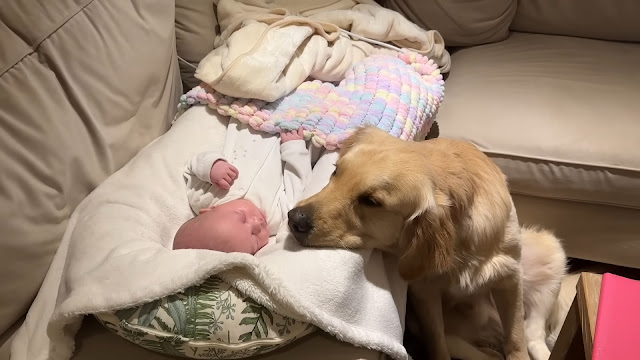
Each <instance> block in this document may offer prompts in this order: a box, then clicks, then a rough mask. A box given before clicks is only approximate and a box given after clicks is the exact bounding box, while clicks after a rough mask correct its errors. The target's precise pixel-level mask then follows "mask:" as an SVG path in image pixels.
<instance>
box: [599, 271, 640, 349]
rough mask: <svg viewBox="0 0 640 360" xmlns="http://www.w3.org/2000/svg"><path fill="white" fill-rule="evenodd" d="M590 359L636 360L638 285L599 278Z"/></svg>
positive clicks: (610, 277)
mask: <svg viewBox="0 0 640 360" xmlns="http://www.w3.org/2000/svg"><path fill="white" fill-rule="evenodd" d="M592 359H593V360H638V359H640V281H636V280H631V279H627V278H624V277H621V276H617V275H613V274H609V273H607V274H604V275H603V276H602V286H601V289H600V302H599V305H598V318H597V320H596V333H595V335H594V339H593V356H592Z"/></svg>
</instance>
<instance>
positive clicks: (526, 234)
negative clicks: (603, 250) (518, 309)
mask: <svg viewBox="0 0 640 360" xmlns="http://www.w3.org/2000/svg"><path fill="white" fill-rule="evenodd" d="M521 236H522V238H521V241H522V257H521V259H520V264H521V268H522V286H523V292H524V294H525V298H524V309H525V332H526V335H527V341H528V343H529V344H528V347H529V351H530V352H531V355H532V357H533V358H535V359H546V358H548V356H549V349H551V348H552V347H553V344H555V339H556V338H557V335H558V332H559V328H560V327H561V326H562V323H563V321H564V317H563V315H566V311H567V310H568V308H567V309H566V310H565V309H564V306H563V304H561V303H560V301H559V300H558V295H559V294H560V291H561V287H562V279H563V278H564V276H565V274H566V272H567V257H566V254H565V252H564V249H563V248H562V244H561V242H560V240H559V239H558V238H557V237H556V236H555V235H553V233H551V232H550V231H547V230H543V229H539V228H527V227H523V228H522V231H521ZM563 312H564V314H563ZM556 328H557V331H556Z"/></svg>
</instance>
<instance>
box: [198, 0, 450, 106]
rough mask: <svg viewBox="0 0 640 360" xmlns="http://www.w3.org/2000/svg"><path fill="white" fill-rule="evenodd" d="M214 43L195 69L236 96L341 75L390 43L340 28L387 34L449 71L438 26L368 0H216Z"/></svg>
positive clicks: (282, 91)
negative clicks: (430, 27) (429, 27)
mask: <svg viewBox="0 0 640 360" xmlns="http://www.w3.org/2000/svg"><path fill="white" fill-rule="evenodd" d="M217 16H218V23H219V24H220V31H221V33H220V35H218V36H217V37H216V40H215V46H216V49H215V50H213V51H212V52H211V53H209V54H208V55H207V56H206V57H205V58H204V59H202V61H201V62H200V64H199V65H198V69H197V70H196V73H195V77H196V78H198V79H200V80H202V81H204V82H205V83H207V84H209V85H211V87H213V88H214V89H215V90H217V91H219V92H221V93H223V94H225V95H228V96H233V97H241V98H252V99H260V100H265V101H275V100H277V99H279V98H281V97H283V96H284V95H286V94H288V93H290V92H291V91H293V90H294V89H295V88H296V87H297V86H298V85H300V84H301V83H302V82H303V81H305V80H306V79H307V78H308V77H311V78H313V79H318V80H322V81H339V80H342V79H343V78H344V75H345V72H346V71H347V70H348V69H350V68H351V67H352V66H353V65H354V64H355V63H357V62H359V61H361V60H362V59H364V58H365V57H367V56H368V55H371V54H373V53H379V52H385V51H387V52H388V51H391V50H387V49H384V48H381V47H380V46H378V45H372V44H371V43H369V42H366V41H360V40H352V39H351V37H350V36H347V35H344V34H341V30H347V31H349V32H351V33H353V34H356V35H359V36H363V37H366V38H368V39H372V40H376V41H381V42H391V43H394V44H395V45H397V46H399V47H402V48H408V49H410V50H413V51H416V52H418V53H421V54H423V55H427V56H428V57H429V58H430V59H433V60H434V61H435V62H436V63H437V64H438V65H439V66H440V70H441V72H447V71H449V67H450V58H449V53H448V52H447V51H446V50H445V48H444V40H443V39H442V37H441V36H440V34H439V33H438V32H437V31H435V30H429V31H427V30H424V29H421V28H420V27H418V26H417V25H415V24H414V23H412V22H410V21H409V20H407V19H406V18H404V17H403V16H402V15H401V14H399V13H397V12H395V11H392V10H389V9H385V8H383V7H381V6H380V5H378V4H377V3H375V2H374V1H372V0H275V1H267V0H220V1H219V2H218V4H217Z"/></svg>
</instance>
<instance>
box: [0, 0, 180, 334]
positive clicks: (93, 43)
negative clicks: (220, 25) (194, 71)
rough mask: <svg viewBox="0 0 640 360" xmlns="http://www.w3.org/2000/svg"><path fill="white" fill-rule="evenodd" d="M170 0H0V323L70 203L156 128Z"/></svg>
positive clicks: (160, 122)
mask: <svg viewBox="0 0 640 360" xmlns="http://www.w3.org/2000/svg"><path fill="white" fill-rule="evenodd" d="M180 92H181V86H180V81H179V72H178V66H177V63H176V59H175V37H174V6H173V2H157V1H153V0H133V1H126V2H121V1H106V0H59V1H45V2H43V1H36V0H9V1H4V2H3V3H2V6H1V7H0V123H1V124H2V127H1V128H0V167H1V168H2V180H1V181H0V203H2V206H0V219H1V220H0V233H1V234H2V240H0V283H1V284H2V292H0V333H2V332H4V330H5V329H6V328H7V327H8V326H9V325H10V324H12V323H13V322H14V321H15V320H16V319H18V318H19V317H20V316H21V315H22V314H23V313H24V312H25V311H26V310H27V308H28V307H29V305H30V303H31V300H32V299H33V297H34V296H35V294H36V292H37V291H38V288H39V287H40V284H41V282H42V280H43V278H44V276H45V274H46V272H47V269H48V267H49V264H50V262H51V259H52V257H53V255H54V253H55V251H56V249H57V247H58V243H59V241H60V238H61V237H62V234H63V232H64V230H65V226H66V223H67V219H68V217H69V216H70V214H71V212H72V211H73V209H74V208H75V206H76V205H77V204H78V203H79V202H80V201H81V200H82V199H83V198H84V197H85V196H86V195H87V194H88V193H89V192H90V191H91V190H92V189H93V188H95V187H96V186H97V185H98V184H99V183H100V182H102V180H103V179H105V178H106V177H107V176H108V175H110V174H111V173H113V172H114V171H115V170H117V169H118V168H120V167H121V166H122V165H124V164H125V163H126V162H127V161H128V160H129V159H130V158H131V157H132V156H133V155H135V154H136V153H137V152H138V150H139V149H140V148H141V147H143V146H144V145H146V144H147V143H149V142H150V141H151V140H153V139H154V138H156V137H157V136H159V135H160V134H162V133H163V132H164V131H166V129H167V128H168V126H169V124H170V121H171V119H172V117H173V113H175V107H176V104H177V102H178V96H179V94H180Z"/></svg>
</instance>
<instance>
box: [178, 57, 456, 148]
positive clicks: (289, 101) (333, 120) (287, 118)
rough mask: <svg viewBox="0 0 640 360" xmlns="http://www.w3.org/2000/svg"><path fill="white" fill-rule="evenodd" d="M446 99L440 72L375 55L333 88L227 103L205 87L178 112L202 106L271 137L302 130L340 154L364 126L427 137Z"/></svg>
mask: <svg viewBox="0 0 640 360" xmlns="http://www.w3.org/2000/svg"><path fill="white" fill-rule="evenodd" d="M443 97H444V81H443V79H442V75H441V74H440V71H439V70H438V66H437V65H436V64H435V63H434V62H433V60H429V59H428V58H426V57H425V56H422V55H420V54H417V53H409V52H408V53H399V54H398V55H397V57H396V56H391V55H373V56H370V57H368V58H366V59H364V60H363V61H361V62H359V63H357V64H356V65H354V67H353V68H352V69H351V70H349V71H348V72H347V73H346V76H345V79H344V80H342V81H341V82H340V83H339V84H338V85H337V86H336V85H334V84H333V83H329V82H322V81H319V80H313V81H306V82H303V83H302V84H301V85H300V86H298V88H297V89H296V90H294V91H293V92H291V93H290V94H288V95H286V96H284V97H283V98H281V99H278V100H276V101H274V102H270V103H269V102H265V101H262V100H256V99H243V98H234V97H229V96H226V95H224V94H221V93H219V92H217V91H215V90H214V89H212V88H211V87H209V86H208V85H206V84H204V83H203V84H201V86H196V87H195V88H193V89H192V90H190V91H189V92H187V93H186V94H185V95H183V96H182V97H181V98H180V104H179V105H178V110H179V112H182V111H184V110H185V109H186V108H188V107H189V106H191V105H193V104H197V103H199V104H203V105H208V106H209V107H211V108H213V109H215V110H217V111H218V112H219V113H220V114H222V115H226V116H231V117H234V118H236V119H238V120H239V121H241V122H243V123H246V124H249V125H250V126H251V127H252V128H254V129H256V130H259V131H263V132H266V133H270V134H275V133H280V132H284V131H292V130H297V129H298V128H299V127H300V126H302V128H303V129H304V134H305V138H306V139H308V140H311V141H312V142H313V144H314V145H315V146H318V147H321V146H324V147H325V148H327V149H330V150H333V149H336V148H339V147H340V146H341V144H342V142H343V141H344V139H346V138H347V137H349V135H351V133H352V132H353V131H354V130H355V129H357V128H358V127H361V126H363V125H369V124H370V125H375V126H377V127H378V128H380V129H382V130H385V131H387V132H388V133H389V134H391V135H393V136H395V137H398V138H400V139H403V140H412V139H414V137H415V136H416V134H417V133H418V132H420V131H423V132H424V133H425V134H426V132H428V130H429V128H430V127H431V124H432V123H433V120H434V117H435V115H436V112H437V110H438V107H439V106H440V103H441V101H442V99H443Z"/></svg>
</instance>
